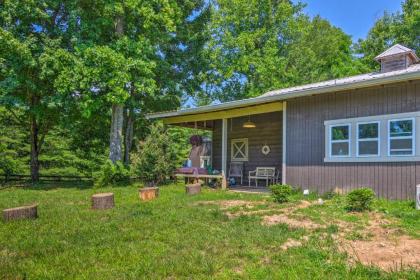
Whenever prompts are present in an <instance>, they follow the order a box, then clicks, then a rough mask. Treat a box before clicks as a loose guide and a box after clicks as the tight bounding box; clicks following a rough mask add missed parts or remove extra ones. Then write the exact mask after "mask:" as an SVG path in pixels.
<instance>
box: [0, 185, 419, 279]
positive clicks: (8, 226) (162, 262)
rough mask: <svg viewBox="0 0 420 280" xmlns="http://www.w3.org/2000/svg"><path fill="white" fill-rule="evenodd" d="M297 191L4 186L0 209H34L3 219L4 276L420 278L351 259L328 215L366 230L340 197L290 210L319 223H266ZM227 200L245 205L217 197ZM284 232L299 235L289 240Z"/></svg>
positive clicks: (400, 217) (415, 219)
mask: <svg viewBox="0 0 420 280" xmlns="http://www.w3.org/2000/svg"><path fill="white" fill-rule="evenodd" d="M97 192H114V193H115V202H116V207H115V208H114V209H111V210H105V211H93V210H91V209H90V197H91V195H92V194H94V193H97ZM300 199H301V197H294V200H295V201H296V202H292V203H288V204H286V205H279V204H274V203H273V202H272V200H271V198H270V197H267V196H264V195H258V194H240V193H232V192H224V191H214V190H210V189H204V190H203V192H202V193H201V194H199V195H196V196H186V195H185V192H184V188H183V186H182V185H178V186H175V185H168V186H164V187H161V189H160V197H159V198H158V199H156V200H154V201H149V202H140V201H139V199H138V192H137V188H136V187H134V186H128V187H114V188H104V189H92V188H77V187H54V188H52V187H51V188H46V187H39V188H33V189H17V188H9V189H5V190H1V191H0V209H4V208H10V207H16V206H19V205H24V204H30V203H33V202H37V203H39V208H38V213H39V218H38V219H37V220H32V221H17V222H9V223H4V222H3V221H1V222H0V279H215V278H216V279H244V278H245V279H420V272H419V271H416V270H414V269H404V270H402V271H388V272H385V271H383V270H381V269H379V268H377V267H374V266H365V265H362V264H360V263H353V264H352V265H349V257H348V256H347V254H346V253H344V252H342V251H340V250H338V247H337V242H336V239H335V238H334V236H335V235H337V231H339V230H340V228H339V227H338V226H335V225H331V224H329V225H328V221H331V219H337V220H341V221H343V223H348V224H350V223H351V224H352V225H354V228H352V230H349V231H348V232H346V234H345V238H348V239H350V240H351V239H352V238H353V239H358V238H365V237H360V236H359V235H358V233H357V232H358V229H359V228H363V226H364V224H365V222H366V220H367V219H369V217H368V216H366V215H363V214H360V215H354V214H348V213H346V212H345V210H344V208H343V203H344V201H343V198H335V199H333V200H331V201H328V202H327V203H325V204H324V205H315V204H313V205H312V206H310V207H306V208H302V209H297V210H296V211H295V212H293V213H291V215H297V216H299V215H300V216H302V215H305V216H308V217H310V218H311V220H313V221H314V222H317V223H318V224H320V225H323V224H325V225H326V226H325V227H319V228H315V229H311V230H309V229H307V228H299V227H297V228H293V227H288V226H287V225H286V224H284V223H278V224H273V225H270V226H268V225H265V224H264V223H263V221H264V215H268V214H269V213H270V214H275V213H277V212H279V211H282V209H283V210H284V209H286V208H287V207H290V205H294V204H296V205H297V204H298V203H299V202H298V201H299V200H300ZM311 199H313V200H314V199H316V197H315V196H312V197H311ZM226 200H239V201H244V200H245V201H250V202H249V203H250V204H249V205H251V206H249V205H247V204H237V205H223V204H221V203H220V202H223V201H226ZM209 201H210V202H209ZM212 201H213V203H212ZM218 201H219V203H218ZM252 205H253V206H252ZM375 208H376V209H378V211H379V213H381V215H384V216H385V217H389V219H390V220H392V221H393V222H392V224H391V225H389V226H391V227H397V228H399V230H401V232H404V234H407V235H409V236H410V237H412V238H420V214H419V213H420V211H415V210H414V209H413V207H412V204H410V203H409V202H387V201H378V202H376V205H375ZM251 211H254V212H253V213H251V214H249V215H248V214H247V212H251ZM353 235H354V236H353ZM290 240H300V242H301V244H300V245H299V246H290V248H286V249H285V248H284V244H285V243H287V242H288V241H290Z"/></svg>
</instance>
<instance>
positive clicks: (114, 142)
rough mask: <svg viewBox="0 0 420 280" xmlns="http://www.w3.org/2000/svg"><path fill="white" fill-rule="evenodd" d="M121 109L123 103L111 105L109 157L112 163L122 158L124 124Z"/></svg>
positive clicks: (122, 109)
mask: <svg viewBox="0 0 420 280" xmlns="http://www.w3.org/2000/svg"><path fill="white" fill-rule="evenodd" d="M123 111H124V106H123V105H120V104H113V105H112V119H111V133H110V146H109V159H110V160H111V161H112V162H113V163H115V162H117V161H121V160H122V130H123V124H124V115H123Z"/></svg>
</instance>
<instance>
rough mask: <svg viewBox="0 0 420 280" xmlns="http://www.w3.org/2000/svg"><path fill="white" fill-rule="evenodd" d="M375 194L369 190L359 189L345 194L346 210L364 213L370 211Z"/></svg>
mask: <svg viewBox="0 0 420 280" xmlns="http://www.w3.org/2000/svg"><path fill="white" fill-rule="evenodd" d="M374 198H375V192H374V191H373V190H372V189H370V188H360V189H356V190H354V191H351V192H350V193H348V194H347V207H346V208H347V210H349V211H365V210H370V209H371V206H372V202H373V199H374Z"/></svg>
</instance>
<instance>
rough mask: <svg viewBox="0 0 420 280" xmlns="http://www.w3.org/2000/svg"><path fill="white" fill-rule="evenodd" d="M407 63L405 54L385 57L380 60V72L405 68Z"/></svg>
mask: <svg viewBox="0 0 420 280" xmlns="http://www.w3.org/2000/svg"><path fill="white" fill-rule="evenodd" d="M408 63H409V62H408V56H406V55H401V56H397V57H390V58H385V59H382V61H381V72H390V71H395V70H401V69H405V68H407V66H408Z"/></svg>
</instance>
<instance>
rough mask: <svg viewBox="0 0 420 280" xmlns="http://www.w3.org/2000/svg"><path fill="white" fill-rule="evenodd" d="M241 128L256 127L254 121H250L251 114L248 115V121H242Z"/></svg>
mask: <svg viewBox="0 0 420 280" xmlns="http://www.w3.org/2000/svg"><path fill="white" fill-rule="evenodd" d="M242 127H243V128H255V127H257V126H256V125H255V123H253V122H251V116H248V121H247V122H244V124H243V125H242Z"/></svg>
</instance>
